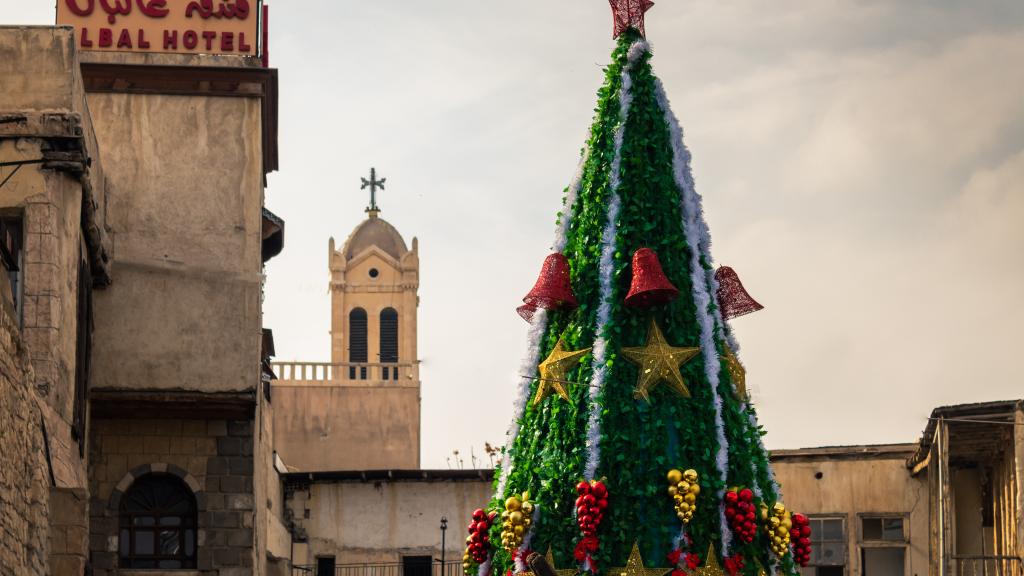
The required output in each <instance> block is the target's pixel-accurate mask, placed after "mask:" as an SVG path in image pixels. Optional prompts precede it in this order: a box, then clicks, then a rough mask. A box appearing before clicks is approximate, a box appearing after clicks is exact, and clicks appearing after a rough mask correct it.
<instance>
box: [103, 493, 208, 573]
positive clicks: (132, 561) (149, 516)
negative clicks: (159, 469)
mask: <svg viewBox="0 0 1024 576" xmlns="http://www.w3.org/2000/svg"><path fill="white" fill-rule="evenodd" d="M118 555H119V557H120V567H121V568H164V569H181V568H195V567H196V499H195V495H193V494H192V491H191V490H189V488H188V486H186V485H185V483H184V482H182V481H181V479H180V478H178V477H176V476H173V475H170V474H155V473H154V474H148V475H146V476H143V477H141V478H139V479H138V480H136V481H135V483H134V484H132V486H131V488H129V489H128V491H127V492H125V493H124V496H122V497H121V517H120V530H119V535H118Z"/></svg>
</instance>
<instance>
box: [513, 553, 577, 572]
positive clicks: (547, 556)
mask: <svg viewBox="0 0 1024 576" xmlns="http://www.w3.org/2000/svg"><path fill="white" fill-rule="evenodd" d="M544 559H545V560H547V561H548V566H550V567H551V570H552V571H553V572H554V573H555V574H557V575H558V576H576V574H578V573H579V570H577V569H575V568H566V569H563V570H559V569H558V568H555V555H554V554H552V553H551V547H550V546H548V553H547V554H545V555H544ZM522 576H537V575H536V574H534V572H533V571H532V570H529V571H527V572H523V574H522ZM541 576H543V575H541Z"/></svg>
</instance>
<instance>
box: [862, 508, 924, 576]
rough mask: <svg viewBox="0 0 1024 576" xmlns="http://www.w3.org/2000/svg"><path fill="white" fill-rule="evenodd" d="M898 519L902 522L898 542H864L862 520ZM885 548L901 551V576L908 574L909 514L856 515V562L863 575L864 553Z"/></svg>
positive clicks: (878, 513)
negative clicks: (901, 530) (901, 534)
mask: <svg viewBox="0 0 1024 576" xmlns="http://www.w3.org/2000/svg"><path fill="white" fill-rule="evenodd" d="M893 518H899V519H900V520H902V521H903V537H902V538H901V539H899V540H865V539H864V520H867V519H882V520H885V519H893ZM887 548H900V549H902V550H903V576H907V575H908V574H910V573H911V572H910V514H909V513H900V512H860V513H858V514H857V551H858V554H857V562H858V563H859V566H858V568H859V571H860V573H861V574H864V552H865V550H879V549H887Z"/></svg>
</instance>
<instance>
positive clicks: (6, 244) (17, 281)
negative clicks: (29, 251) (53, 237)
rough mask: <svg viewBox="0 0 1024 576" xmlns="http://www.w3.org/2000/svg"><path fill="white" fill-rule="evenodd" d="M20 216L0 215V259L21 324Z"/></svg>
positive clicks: (22, 261)
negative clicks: (5, 270) (0, 259)
mask: <svg viewBox="0 0 1024 576" xmlns="http://www.w3.org/2000/svg"><path fill="white" fill-rule="evenodd" d="M24 230H25V228H24V219H23V218H22V214H21V213H20V212H19V213H9V212H5V213H3V214H0V258H2V259H3V263H4V268H6V269H7V280H8V282H10V288H11V301H12V302H13V304H14V313H15V314H16V315H17V318H18V322H19V324H20V323H21V316H22V313H21V310H22V284H23V283H24V278H25V276H24V272H23V268H24V264H25V233H24Z"/></svg>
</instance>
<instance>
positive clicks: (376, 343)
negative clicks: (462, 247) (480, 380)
mask: <svg viewBox="0 0 1024 576" xmlns="http://www.w3.org/2000/svg"><path fill="white" fill-rule="evenodd" d="M367 213H368V217H367V219H366V220H364V221H363V222H362V223H360V224H359V225H358V226H356V228H355V230H353V231H352V234H351V235H349V237H348V240H346V241H345V244H344V245H343V246H342V247H341V249H340V250H339V249H338V248H337V247H336V246H335V242H334V239H333V238H331V240H330V243H329V245H328V253H329V255H328V258H329V268H330V272H331V284H330V291H331V363H332V364H333V365H334V367H335V370H338V369H340V370H341V372H342V373H341V374H335V375H334V379H335V380H344V381H346V382H348V384H349V385H352V386H393V385H415V386H416V387H417V388H418V387H419V363H418V358H417V356H416V311H417V307H418V306H419V296H418V294H417V292H418V290H419V277H420V273H419V270H420V260H419V242H418V241H417V240H416V238H413V239H412V249H409V248H407V247H406V244H405V240H403V239H402V235H401V234H399V232H398V230H396V229H395V227H394V226H392V225H391V224H390V223H388V222H387V221H386V220H384V219H383V218H381V217H380V216H379V214H380V210H379V209H378V208H377V207H376V204H371V208H369V209H367Z"/></svg>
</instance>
